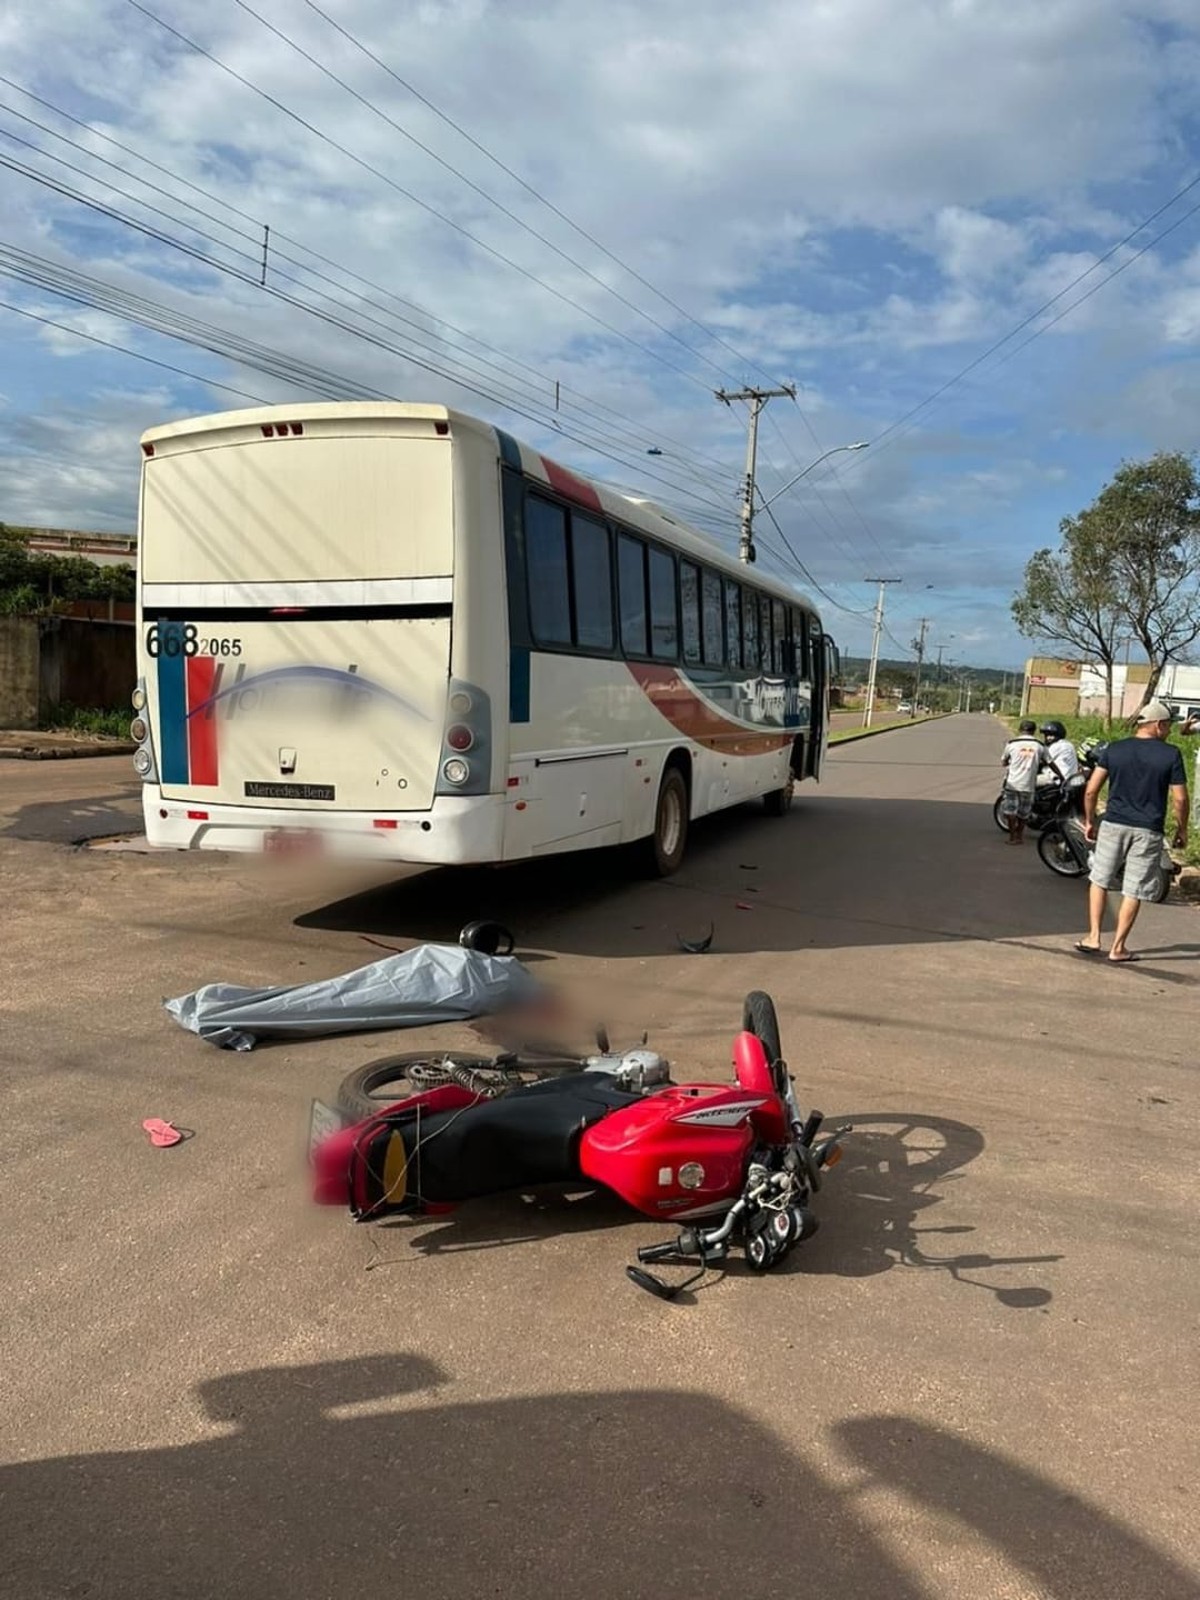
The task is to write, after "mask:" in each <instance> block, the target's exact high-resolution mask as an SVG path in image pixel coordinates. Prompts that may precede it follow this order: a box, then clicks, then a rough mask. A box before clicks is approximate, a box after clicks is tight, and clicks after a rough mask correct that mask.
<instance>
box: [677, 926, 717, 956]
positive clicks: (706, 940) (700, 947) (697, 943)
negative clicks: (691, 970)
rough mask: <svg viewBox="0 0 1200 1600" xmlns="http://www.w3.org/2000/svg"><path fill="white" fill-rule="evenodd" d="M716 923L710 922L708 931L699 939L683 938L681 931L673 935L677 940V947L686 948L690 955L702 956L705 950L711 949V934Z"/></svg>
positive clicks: (714, 931) (713, 932)
mask: <svg viewBox="0 0 1200 1600" xmlns="http://www.w3.org/2000/svg"><path fill="white" fill-rule="evenodd" d="M716 931H717V928H716V923H714V922H710V923H709V925H708V932H707V933H706V934H704V935H703V936H702V937H701V938H699V939H685V938H684V937H683V935H682V934H681V933H676V935H675V937H676V939H677V940H678V941H679V948H680V949H681V950H686V951H687V953H688V955H690V956H702V955H703V954H704V953H705V951H707V950H711V949H712V942H713V935H714V934H715V933H716Z"/></svg>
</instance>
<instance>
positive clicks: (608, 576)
mask: <svg viewBox="0 0 1200 1600" xmlns="http://www.w3.org/2000/svg"><path fill="white" fill-rule="evenodd" d="M571 592H572V596H573V598H574V602H575V643H576V644H577V645H578V646H579V648H580V649H581V650H603V651H604V652H606V653H607V652H608V651H610V650H611V649H612V647H613V604H612V566H611V563H610V559H609V548H608V529H607V528H606V527H605V525H604V523H602V522H597V521H596V520H595V518H594V517H585V516H583V515H581V514H580V513H579V512H576V511H573V512H572V513H571Z"/></svg>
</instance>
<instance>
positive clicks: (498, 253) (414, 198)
mask: <svg viewBox="0 0 1200 1600" xmlns="http://www.w3.org/2000/svg"><path fill="white" fill-rule="evenodd" d="M127 3H128V4H129V5H131V6H132V7H133V8H134V10H135V11H138V12H140V13H141V15H142V16H144V17H146V18H148V19H149V20H150V21H151V22H154V23H156V24H157V25H158V26H159V27H160V28H162V29H163V30H164V32H166V33H169V34H171V36H172V37H173V38H175V39H178V40H179V42H180V43H181V44H184V45H186V46H187V47H188V49H190V50H194V51H195V52H196V53H197V55H201V56H203V57H204V58H205V59H206V60H207V61H211V62H212V64H213V65H214V66H216V67H219V68H220V70H221V71H222V72H224V73H227V74H228V75H229V77H231V78H233V79H234V80H235V81H236V82H237V83H240V84H241V85H242V86H243V87H244V88H247V89H249V90H250V91H251V93H252V94H256V95H258V96H259V98H260V99H262V100H265V101H266V102H267V104H268V105H271V106H274V107H275V109H276V110H277V111H280V112H282V113H283V115H284V116H286V117H288V118H290V120H291V121H293V122H295V123H297V124H298V125H299V126H300V127H302V128H304V129H305V130H306V131H307V132H309V133H311V134H313V135H315V137H316V138H318V139H320V140H322V141H323V142H324V143H325V144H327V145H329V146H330V148H331V149H334V150H336V151H337V152H338V153H339V155H342V156H345V158H346V159H347V160H348V161H352V162H353V163H354V164H355V166H357V167H361V168H362V170H363V171H364V172H369V173H370V174H371V175H372V176H373V177H375V178H378V179H379V180H380V182H381V183H385V184H387V186H388V188H389V189H392V190H394V191H395V192H396V193H397V194H399V195H403V197H404V198H405V199H406V200H408V201H410V202H411V203H412V204H413V205H416V206H419V207H420V209H421V210H422V211H425V212H427V213H428V214H429V215H430V216H432V217H435V218H436V219H437V220H438V221H439V222H442V223H444V224H445V225H446V227H448V228H452V229H453V230H454V232H455V233H458V234H460V235H461V236H462V237H463V238H464V239H469V240H470V241H471V243H472V244H474V245H475V246H477V248H478V249H480V250H484V251H486V252H487V254H488V255H490V256H493V257H494V258H495V259H496V260H497V261H500V262H502V263H503V264H504V265H505V266H507V267H510V268H511V269H512V270H513V271H514V272H518V273H520V275H521V276H522V277H523V278H527V279H528V280H529V282H530V283H534V284H537V286H538V287H539V288H541V289H544V290H545V291H546V293H547V294H550V295H553V296H554V298H555V299H556V300H560V301H562V303H563V304H564V305H568V306H570V307H571V308H572V309H573V310H575V311H577V312H579V313H580V315H581V316H585V317H587V318H588V319H589V320H590V321H592V322H594V323H596V325H597V326H598V327H601V328H603V329H604V330H605V332H606V333H610V334H612V335H613V337H614V338H617V339H621V340H623V341H624V342H625V343H626V344H629V345H631V346H632V347H633V348H634V349H635V350H639V351H641V353H642V354H643V355H644V356H647V357H648V358H649V359H650V360H652V361H657V362H659V363H660V364H661V365H663V366H665V367H668V368H670V370H671V371H672V372H674V373H675V374H676V375H677V376H678V377H681V378H684V379H686V380H687V382H688V383H693V384H696V385H697V386H698V387H700V388H707V385H706V384H705V383H704V381H703V379H701V378H698V377H696V376H695V374H694V373H691V372H688V371H687V370H686V369H685V368H683V367H681V366H679V365H678V364H677V363H676V362H674V361H671V360H669V359H668V358H667V357H666V356H665V355H663V354H662V352H661V351H658V350H654V349H652V348H651V347H650V346H649V345H646V344H643V343H642V342H641V341H640V340H639V339H635V338H634V337H633V335H632V334H630V333H626V332H625V331H624V330H623V329H621V328H618V327H617V326H616V325H615V324H613V323H611V322H607V321H606V320H605V319H604V318H603V317H602V316H600V315H599V313H598V312H595V311H592V310H590V309H589V308H588V307H587V306H584V305H581V304H580V302H579V301H578V300H575V299H573V298H572V297H571V296H570V295H569V294H566V293H565V292H564V291H563V290H561V289H556V288H555V287H554V285H553V284H552V283H547V282H546V280H545V279H544V278H539V277H538V275H537V274H536V273H535V272H531V271H530V270H529V268H528V267H523V266H521V264H520V263H519V262H517V261H514V260H513V259H512V258H511V256H506V255H505V254H504V252H503V251H502V250H498V249H496V247H495V246H494V245H490V244H488V243H487V242H486V240H483V239H480V238H479V236H478V235H477V234H474V233H472V232H471V230H470V229H469V228H465V227H464V226H463V225H462V223H460V222H456V221H455V220H454V218H453V217H449V216H447V215H446V213H445V212H443V211H439V210H438V209H437V207H436V206H433V205H430V204H429V202H428V201H426V200H422V199H421V198H420V197H419V196H418V195H416V194H414V193H413V192H412V190H411V189H406V188H405V187H404V186H403V184H400V183H397V182H396V180H395V179H394V178H392V177H390V176H389V175H388V174H387V173H386V172H384V171H382V170H381V169H380V168H379V167H376V166H374V165H373V164H372V163H371V162H369V161H367V160H365V159H364V158H363V157H362V156H359V155H356V154H355V153H354V151H353V150H350V149H349V148H348V147H347V146H346V145H344V144H342V143H340V142H339V141H338V140H337V139H335V138H333V137H332V136H331V135H330V134H327V133H325V132H323V131H322V130H321V129H320V128H318V127H316V126H315V124H313V123H311V122H309V121H308V120H307V118H305V117H302V116H301V115H300V113H299V112H297V111H293V110H292V109H291V107H290V106H286V105H284V103H283V101H282V100H278V99H276V97H275V96H274V95H272V94H270V93H269V92H268V91H267V90H266V89H263V88H260V87H259V85H258V84H256V83H253V82H252V81H251V80H250V79H249V78H247V77H244V76H243V75H242V73H240V72H238V71H237V70H236V69H235V68H234V67H231V66H230V65H229V64H228V62H226V61H222V60H221V58H220V57H219V56H218V55H216V54H214V52H213V51H211V50H208V49H206V48H205V46H204V45H202V44H197V43H196V41H195V40H194V39H191V38H189V37H188V35H187V34H185V33H181V32H180V30H179V29H178V28H175V27H172V25H171V24H170V23H169V22H165V21H164V20H163V18H162V17H160V16H158V15H156V13H155V12H153V11H151V10H150V9H149V7H147V6H144V5H143V4H142V3H141V0H127Z"/></svg>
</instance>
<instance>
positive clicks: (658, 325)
mask: <svg viewBox="0 0 1200 1600" xmlns="http://www.w3.org/2000/svg"><path fill="white" fill-rule="evenodd" d="M233 3H234V5H236V6H238V7H239V8H240V9H241V10H242V11H244V12H245V13H246V14H247V16H251V17H253V18H254V20H255V21H256V22H258V23H260V24H261V25H262V27H264V28H266V29H267V31H268V32H269V33H271V34H273V35H274V36H275V38H277V39H278V40H280V42H281V43H283V44H286V45H287V46H288V47H289V49H292V50H294V51H295V52H296V54H297V55H299V56H301V57H302V58H303V59H304V60H305V61H307V62H308V63H309V65H310V66H313V67H315V68H316V69H317V71H318V72H320V73H322V74H323V75H324V76H325V77H326V78H328V79H329V80H330V82H331V83H336V84H337V85H338V87H339V88H340V89H342V90H344V91H345V93H346V94H348V95H350V96H351V97H352V98H353V99H354V100H356V101H357V102H358V103H359V105H361V106H365V107H366V109H367V110H368V111H371V112H373V113H374V114H375V116H377V117H379V118H380V119H381V120H382V121H383V122H386V123H387V125H388V127H389V128H392V129H394V130H395V132H397V133H398V134H400V135H401V137H402V138H405V139H407V140H409V141H410V143H412V144H414V145H416V147H417V149H418V150H421V151H423V152H424V154H425V155H427V156H428V157H429V158H430V160H431V161H436V162H437V164H438V165H439V166H440V167H444V168H445V170H446V171H447V172H449V173H450V174H451V175H452V176H453V177H455V178H457V179H458V180H459V182H460V183H465V184H466V186H467V188H468V189H470V190H471V191H472V192H473V193H474V194H477V195H479V196H481V197H482V198H483V199H484V200H486V201H487V202H488V204H489V205H492V206H495V208H496V210H497V211H499V212H500V214H501V216H504V217H507V218H508V220H509V221H510V222H513V223H515V224H516V225H517V227H518V228H521V229H522V230H523V231H524V232H525V233H528V234H530V235H531V237H533V238H534V239H536V240H537V241H538V242H539V244H544V245H545V246H546V248H547V249H548V250H552V251H553V252H554V254H555V255H556V256H558V257H559V258H560V259H561V260H563V261H565V262H567V264H568V265H569V266H572V267H574V268H575V270H576V271H577V272H582V273H583V275H584V276H585V277H586V278H588V279H590V280H591V282H592V283H594V284H596V285H597V287H599V288H601V289H603V290H604V292H605V293H606V294H610V295H612V296H613V298H614V299H615V300H618V301H620V303H621V304H622V305H623V306H625V307H626V309H627V310H629V311H632V312H633V313H634V315H635V316H639V317H642V318H644V319H645V321H647V322H648V323H649V324H650V326H651V327H653V328H655V329H657V331H658V332H659V333H661V334H664V335H665V336H666V337H667V338H668V339H673V340H674V341H675V343H676V344H678V345H679V346H680V347H681V349H684V350H686V351H687V352H688V354H689V355H692V356H696V357H697V358H698V359H699V360H701V361H703V362H704V363H705V364H706V365H707V366H710V367H711V368H712V369H713V371H714V372H717V373H720V374H721V375H722V376H723V377H727V376H728V374H727V373H725V372H724V371H723V369H722V368H721V367H720V366H718V365H717V363H716V362H715V361H712V360H710V359H709V357H708V356H706V355H705V354H704V353H703V351H700V350H697V349H696V348H695V347H694V346H693V345H690V344H688V343H687V341H686V340H685V339H681V338H680V336H679V335H678V334H677V333H676V332H675V331H674V329H672V328H669V327H667V325H666V324H665V323H663V322H660V321H659V320H658V318H657V317H653V316H651V314H650V313H649V312H648V311H645V310H643V308H642V307H641V306H639V305H637V304H636V303H635V302H634V301H632V300H630V299H629V298H628V296H626V295H623V294H622V293H621V291H620V290H619V289H616V288H614V287H613V285H612V284H610V283H606V282H605V281H604V279H603V278H602V277H600V275H599V273H596V272H593V271H592V269H591V268H590V267H589V266H587V265H585V263H584V262H582V261H577V260H576V259H575V257H574V256H573V255H570V254H569V253H568V252H567V251H566V250H564V249H563V248H562V246H561V245H557V244H555V243H554V241H553V239H549V238H547V237H546V235H545V234H544V233H540V232H539V231H538V230H537V229H536V228H535V227H533V226H532V225H531V224H530V223H528V222H526V221H525V219H524V218H523V217H521V216H519V215H518V214H517V213H516V212H515V211H513V210H512V209H511V208H510V207H509V206H506V205H505V204H504V202H503V201H502V200H498V199H497V198H496V196H495V195H494V194H491V193H490V192H489V191H488V190H487V189H485V188H484V187H483V186H482V184H478V183H476V182H475V180H474V179H473V178H471V177H469V176H468V175H467V174H466V173H465V172H462V171H460V170H459V168H458V167H456V166H454V165H453V164H452V163H451V162H449V161H447V160H446V159H445V157H444V156H440V155H439V154H438V153H437V151H436V150H434V149H433V148H432V147H431V146H430V145H427V144H426V143H425V142H424V141H423V140H422V139H419V138H418V137H417V136H416V134H415V133H412V132H411V131H410V130H409V129H408V128H406V127H405V126H404V124H403V123H400V122H397V121H396V120H395V118H394V117H392V116H389V114H388V113H387V112H386V111H383V110H381V109H380V107H379V106H377V105H376V104H375V102H374V101H373V100H370V99H368V97H367V96H366V95H364V94H362V93H361V92H360V91H359V90H358V89H355V88H354V86H353V85H352V84H349V83H347V82H346V80H345V79H344V78H341V77H339V76H338V74H337V73H336V72H334V70H333V69H332V67H329V66H327V65H326V64H325V63H324V62H323V61H319V60H318V59H317V57H316V56H314V55H312V54H311V52H310V51H308V50H306V49H305V48H304V46H303V45H302V44H298V43H297V41H296V40H295V39H293V38H292V37H291V35H290V34H287V33H285V32H284V31H283V29H282V28H278V27H276V25H275V24H274V23H273V22H269V21H268V20H267V18H266V17H264V16H262V14H261V13H260V12H258V11H256V10H255V9H254V7H253V6H252V5H250V4H249V0H233ZM312 9H313V10H319V8H318V7H315V6H314V7H312ZM320 15H321V16H322V17H324V18H325V21H326V22H328V23H329V24H330V26H331V27H333V28H336V30H337V31H338V33H340V34H341V35H342V36H343V37H344V38H346V39H348V40H350V42H351V43H352V44H354V45H355V46H356V47H357V48H358V49H359V50H361V51H362V53H363V54H364V55H366V56H368V57H369V58H370V59H371V60H372V61H375V62H376V64H377V65H382V63H380V62H379V58H378V57H377V56H375V55H373V54H372V53H371V52H370V51H369V50H368V49H367V48H366V46H365V45H363V44H360V43H359V41H358V40H357V39H356V38H355V37H354V35H353V34H352V33H351V32H350V31H349V30H348V29H347V28H344V27H342V25H341V24H340V23H337V22H334V21H333V19H332V18H330V17H328V16H326V14H325V13H324V12H323V11H321V12H320ZM385 70H386V69H385Z"/></svg>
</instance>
